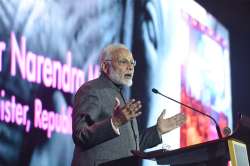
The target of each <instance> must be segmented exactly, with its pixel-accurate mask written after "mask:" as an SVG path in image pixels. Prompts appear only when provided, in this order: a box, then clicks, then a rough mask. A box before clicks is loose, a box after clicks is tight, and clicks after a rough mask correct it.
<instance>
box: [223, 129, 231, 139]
mask: <svg viewBox="0 0 250 166" xmlns="http://www.w3.org/2000/svg"><path fill="white" fill-rule="evenodd" d="M231 133H232V131H231V129H230V128H229V127H225V128H224V129H223V134H224V135H225V136H226V137H228V136H229V135H230V134H231Z"/></svg>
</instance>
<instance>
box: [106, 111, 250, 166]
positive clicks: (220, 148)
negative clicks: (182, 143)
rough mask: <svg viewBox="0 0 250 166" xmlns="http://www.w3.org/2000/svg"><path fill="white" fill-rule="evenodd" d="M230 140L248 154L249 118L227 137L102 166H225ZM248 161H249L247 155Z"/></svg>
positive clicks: (124, 159)
mask: <svg viewBox="0 0 250 166" xmlns="http://www.w3.org/2000/svg"><path fill="white" fill-rule="evenodd" d="M232 139H236V140H239V141H240V142H243V143H245V144H246V147H247V151H248V152H250V118H249V117H246V116H242V117H241V119H239V121H238V126H237V129H236V131H235V132H234V133H233V134H232V135H231V136H229V137H226V138H223V139H218V140H213V141H208V142H205V143H201V144H196V145H191V146H187V147H183V148H180V149H176V150H171V151H168V150H164V149H160V150H156V151H151V152H140V151H132V153H133V155H134V156H132V157H127V158H122V159H119V160H115V161H111V162H108V163H104V164H102V166H112V165H119V166H123V165H130V166H131V165H132V166H139V165H140V163H141V161H142V160H155V161H156V162H157V164H158V165H167V164H170V165H171V166H227V165H228V161H229V160H231V158H230V150H229V146H228V142H229V140H232ZM231 157H232V156H231ZM248 159H250V157H249V153H248ZM248 162H249V161H248ZM237 166H241V165H237ZM244 166H245V165H244Z"/></svg>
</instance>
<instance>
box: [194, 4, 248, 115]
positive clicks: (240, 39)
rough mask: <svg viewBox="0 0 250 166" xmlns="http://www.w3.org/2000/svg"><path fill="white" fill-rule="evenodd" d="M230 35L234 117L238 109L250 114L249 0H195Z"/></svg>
mask: <svg viewBox="0 0 250 166" xmlns="http://www.w3.org/2000/svg"><path fill="white" fill-rule="evenodd" d="M196 2H198V3H199V4H200V5H202V6H203V7H204V8H205V9H206V10H207V11H208V12H210V13H211V14H212V15H214V16H215V17H216V18H217V19H218V20H219V21H220V22H221V23H222V24H223V25H224V26H225V27H226V28H227V29H228V30H229V34H230V52H231V53H230V56H231V79H232V82H231V83H232V100H233V112H234V120H236V118H237V112H241V113H243V114H246V115H248V116H250V0H196Z"/></svg>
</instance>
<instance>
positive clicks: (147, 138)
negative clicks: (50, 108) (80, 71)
mask: <svg viewBox="0 0 250 166" xmlns="http://www.w3.org/2000/svg"><path fill="white" fill-rule="evenodd" d="M135 64H136V63H135V61H134V59H133V56H132V53H131V52H130V51H129V50H128V49H127V48H126V47H125V46H124V45H121V44H113V45H109V46H107V47H106V48H105V49H104V50H103V51H102V53H101V59H100V65H101V76H100V77H99V78H98V79H95V80H92V81H90V82H87V83H85V84H84V85H82V86H81V87H80V88H79V90H78V91H77V93H76V95H75V101H74V111H73V119H72V120H73V140H74V143H75V150H74V156H73V161H72V165H73V166H87V165H88V166H92V165H98V164H100V163H103V162H107V161H110V160H115V159H119V158H123V157H128V156H131V155H132V154H131V150H144V149H146V148H150V147H153V146H155V145H157V144H159V143H161V135H162V134H164V133H166V132H168V131H170V130H172V129H174V128H176V127H178V126H180V125H181V124H182V123H183V122H184V121H185V116H184V115H183V114H177V115H176V116H174V117H171V118H168V119H164V118H163V116H164V111H163V112H162V114H161V115H160V117H159V118H158V120H157V125H155V126H153V127H150V128H148V129H146V130H145V131H144V132H142V133H140V134H139V132H138V126H137V121H136V117H138V116H139V115H141V113H142V112H141V110H140V108H141V107H142V105H141V102H140V101H136V100H134V99H132V100H130V101H128V102H127V101H125V98H124V96H123V94H122V87H123V86H131V85H132V78H133V74H134V66H135Z"/></svg>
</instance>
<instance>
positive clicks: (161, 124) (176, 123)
mask: <svg viewBox="0 0 250 166" xmlns="http://www.w3.org/2000/svg"><path fill="white" fill-rule="evenodd" d="M165 111H166V110H165V109H164V110H163V111H162V113H161V115H160V116H159V117H158V119H157V130H158V132H159V133H160V135H162V134H165V133H167V132H169V131H171V130H173V129H175V128H177V127H180V126H181V125H182V124H183V123H184V122H185V121H186V116H185V114H184V113H179V114H176V115H174V116H172V117H170V118H166V119H165V118H164V114H165Z"/></svg>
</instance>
